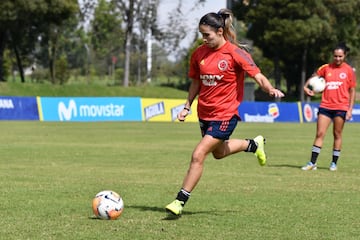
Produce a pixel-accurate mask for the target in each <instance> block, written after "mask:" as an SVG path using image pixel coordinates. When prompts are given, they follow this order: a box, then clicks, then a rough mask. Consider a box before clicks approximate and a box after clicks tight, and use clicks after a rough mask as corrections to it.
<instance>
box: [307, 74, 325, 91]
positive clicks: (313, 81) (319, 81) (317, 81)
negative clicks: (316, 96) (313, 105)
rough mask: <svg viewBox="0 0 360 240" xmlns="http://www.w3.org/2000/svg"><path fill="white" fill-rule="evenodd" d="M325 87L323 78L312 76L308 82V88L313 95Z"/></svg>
mask: <svg viewBox="0 0 360 240" xmlns="http://www.w3.org/2000/svg"><path fill="white" fill-rule="evenodd" d="M325 87H326V83H325V79H324V78H323V77H319V76H314V77H312V78H310V80H309V88H310V89H311V90H312V91H313V92H314V93H321V92H322V91H324V89H325Z"/></svg>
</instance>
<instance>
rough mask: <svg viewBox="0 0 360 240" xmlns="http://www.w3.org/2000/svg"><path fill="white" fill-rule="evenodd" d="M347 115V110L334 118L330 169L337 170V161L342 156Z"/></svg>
mask: <svg viewBox="0 0 360 240" xmlns="http://www.w3.org/2000/svg"><path fill="white" fill-rule="evenodd" d="M345 115H346V112H344V113H343V114H342V115H340V116H336V117H335V118H334V125H333V136H334V143H333V155H332V161H331V164H330V168H329V170H330V171H336V170H337V161H338V159H339V157H340V151H341V146H342V132H343V129H344V124H345Z"/></svg>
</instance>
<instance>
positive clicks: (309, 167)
mask: <svg viewBox="0 0 360 240" xmlns="http://www.w3.org/2000/svg"><path fill="white" fill-rule="evenodd" d="M301 169H302V170H304V171H309V170H316V169H317V166H316V164H314V163H312V162H308V163H307V164H306V165H305V166H303V167H302V168H301Z"/></svg>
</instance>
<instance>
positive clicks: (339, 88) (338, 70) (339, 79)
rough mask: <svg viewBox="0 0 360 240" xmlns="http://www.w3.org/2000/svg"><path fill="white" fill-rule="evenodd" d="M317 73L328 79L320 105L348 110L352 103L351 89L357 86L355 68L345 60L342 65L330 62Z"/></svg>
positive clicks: (332, 108)
mask: <svg viewBox="0 0 360 240" xmlns="http://www.w3.org/2000/svg"><path fill="white" fill-rule="evenodd" d="M316 73H317V75H319V76H321V77H323V78H325V81H326V87H325V90H324V92H323V93H322V98H321V103H320V107H323V108H327V109H331V110H342V111H347V110H348V109H349V104H350V98H349V89H350V88H353V87H356V75H355V73H354V70H353V68H352V67H351V66H350V65H349V64H347V63H345V62H344V63H342V64H341V65H340V66H337V65H336V64H334V63H330V64H324V65H323V66H321V67H320V68H319V69H318V70H317V72H316Z"/></svg>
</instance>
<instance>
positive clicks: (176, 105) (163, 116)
mask: <svg viewBox="0 0 360 240" xmlns="http://www.w3.org/2000/svg"><path fill="white" fill-rule="evenodd" d="M184 103H185V100H178V99H160V98H159V99H158V98H142V99H141V106H142V114H143V116H142V119H143V121H154V122H174V121H178V120H177V114H178V113H179V112H180V111H181V110H182V109H184ZM196 107H197V101H194V102H193V104H192V106H191V111H190V112H189V115H188V116H187V117H186V120H185V121H186V122H197V121H198V117H197V111H196Z"/></svg>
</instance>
